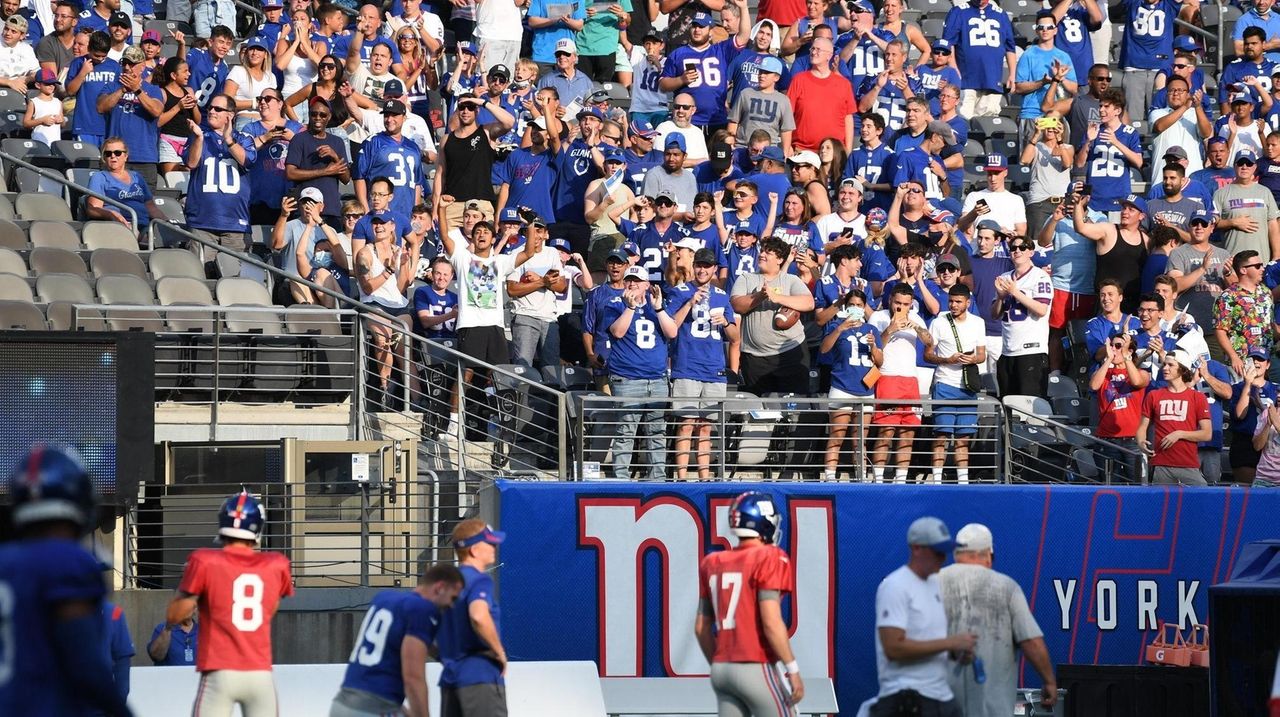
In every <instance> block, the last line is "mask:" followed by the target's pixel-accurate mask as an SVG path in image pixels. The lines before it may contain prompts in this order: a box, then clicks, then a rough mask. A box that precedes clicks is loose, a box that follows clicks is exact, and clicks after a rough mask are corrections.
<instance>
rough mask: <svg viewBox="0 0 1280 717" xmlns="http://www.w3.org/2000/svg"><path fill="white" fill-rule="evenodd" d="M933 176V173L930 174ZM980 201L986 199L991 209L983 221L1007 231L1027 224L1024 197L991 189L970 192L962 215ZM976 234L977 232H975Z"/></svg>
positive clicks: (1029, 228)
mask: <svg viewBox="0 0 1280 717" xmlns="http://www.w3.org/2000/svg"><path fill="white" fill-rule="evenodd" d="M930 174H932V172H930ZM979 199H985V200H986V201H987V206H989V207H991V212H990V213H988V214H986V215H984V216H983V217H982V218H983V219H990V220H992V221H995V222H997V223H998V224H999V225H1000V226H1002V227H1005V228H1007V229H1013V228H1014V227H1016V226H1017V225H1019V224H1026V223H1027V206H1026V204H1025V203H1023V201H1022V196H1021V195H1018V194H1014V193H1013V192H1010V191H1009V190H1007V189H1006V190H1005V191H1003V192H993V191H991V190H990V189H979V190H978V191H975V192H968V193H966V194H965V197H964V205H963V208H962V209H961V210H960V213H961V214H968V213H969V212H971V211H973V208H974V207H975V206H977V204H978V200H979ZM1027 231H1028V232H1031V231H1032V229H1031V227H1027ZM975 233H976V232H975Z"/></svg>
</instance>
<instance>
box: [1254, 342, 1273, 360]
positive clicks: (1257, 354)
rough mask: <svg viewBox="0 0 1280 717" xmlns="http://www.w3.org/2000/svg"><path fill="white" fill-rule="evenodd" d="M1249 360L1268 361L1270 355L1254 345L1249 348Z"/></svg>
mask: <svg viewBox="0 0 1280 717" xmlns="http://www.w3.org/2000/svg"><path fill="white" fill-rule="evenodd" d="M1249 358H1251V359H1254V360H1255V361H1270V360H1271V353H1270V352H1268V351H1267V350H1266V349H1265V348H1264V347H1262V346H1258V345H1256V344H1255V345H1253V346H1250V347H1249Z"/></svg>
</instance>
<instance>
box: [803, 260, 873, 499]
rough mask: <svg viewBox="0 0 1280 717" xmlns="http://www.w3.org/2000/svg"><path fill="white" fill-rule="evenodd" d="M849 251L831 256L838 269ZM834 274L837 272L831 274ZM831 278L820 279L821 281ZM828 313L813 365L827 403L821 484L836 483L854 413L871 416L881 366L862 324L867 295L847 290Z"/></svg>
mask: <svg viewBox="0 0 1280 717" xmlns="http://www.w3.org/2000/svg"><path fill="white" fill-rule="evenodd" d="M854 251H856V249H855V248H853V247H850V248H848V249H839V250H837V252H836V254H835V256H839V257H840V259H841V260H842V261H841V264H842V265H843V266H846V267H847V266H849V265H850V262H848V261H846V260H845V258H846V257H847V256H848V255H849V254H850V253H852V252H854ZM837 271H839V269H838V270H837ZM829 278H831V277H826V278H825V279H823V281H824V282H825V281H826V279H829ZM827 309H828V311H825V312H820V313H821V314H824V315H829V316H832V317H834V318H832V319H831V320H830V321H828V322H827V326H828V329H827V334H826V336H824V337H823V338H822V343H821V344H820V345H819V349H818V350H819V351H820V352H821V353H820V354H819V358H818V360H819V363H820V364H825V365H824V366H823V369H824V373H825V374H826V376H827V382H828V387H827V397H828V398H830V399H832V401H833V403H832V405H831V435H830V437H829V438H828V439H827V452H826V456H825V458H824V462H823V465H824V468H823V472H822V479H823V480H826V481H834V480H836V479H837V476H838V474H839V467H840V452H841V450H842V449H843V447H844V441H845V437H846V436H847V435H848V433H849V423H850V422H851V421H852V419H853V412H854V411H855V410H857V411H862V413H863V414H869V413H871V409H872V408H873V406H874V404H873V403H872V402H871V401H870V399H871V397H872V396H873V395H874V391H873V387H874V386H875V384H876V377H877V376H879V373H880V369H879V367H880V365H881V364H882V363H883V362H884V354H883V352H882V351H881V350H880V344H879V337H878V336H877V333H876V330H875V327H873V326H872V325H871V324H869V323H867V316H868V314H867V295H866V294H864V293H863V292H862V291H861V290H859V289H849V291H848V292H847V293H845V294H844V295H843V296H841V297H840V300H839V301H838V302H837V303H832V304H831V305H830V306H828V307H827ZM858 423H859V425H860V426H861V431H860V433H861V437H860V438H861V440H862V441H863V442H865V441H866V440H867V421H866V420H862V421H859V422H858ZM863 470H865V466H856V467H855V468H854V477H855V478H856V479H859V480H861V479H862V477H863Z"/></svg>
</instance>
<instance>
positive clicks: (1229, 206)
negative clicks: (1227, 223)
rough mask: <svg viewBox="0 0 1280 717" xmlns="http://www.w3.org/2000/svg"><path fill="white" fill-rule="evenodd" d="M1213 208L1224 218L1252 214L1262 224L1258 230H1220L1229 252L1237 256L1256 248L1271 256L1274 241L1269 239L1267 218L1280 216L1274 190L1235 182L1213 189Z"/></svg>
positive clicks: (1249, 215)
mask: <svg viewBox="0 0 1280 717" xmlns="http://www.w3.org/2000/svg"><path fill="white" fill-rule="evenodd" d="M1213 211H1214V214H1217V215H1218V217H1219V218H1220V219H1238V218H1240V217H1251V218H1253V220H1254V221H1255V222H1257V224H1258V228H1257V230H1256V231H1252V232H1246V231H1244V230H1243V229H1226V230H1219V232H1218V233H1219V234H1221V235H1222V236H1223V244H1224V245H1225V248H1226V250H1227V253H1228V254H1230V255H1231V256H1235V255H1236V254H1239V253H1240V252H1242V251H1244V250H1246V249H1252V250H1253V251H1256V252H1258V254H1259V255H1261V256H1271V244H1270V243H1269V241H1268V239H1267V222H1268V221H1270V220H1272V219H1275V218H1277V217H1280V211H1277V209H1276V200H1275V198H1274V197H1272V196H1271V191H1270V190H1268V189H1267V188H1266V187H1263V186H1262V185H1260V184H1257V183H1254V184H1248V185H1244V184H1237V183H1235V182H1232V183H1231V184H1228V185H1226V186H1225V187H1223V188H1221V189H1219V190H1218V191H1216V192H1214V193H1213Z"/></svg>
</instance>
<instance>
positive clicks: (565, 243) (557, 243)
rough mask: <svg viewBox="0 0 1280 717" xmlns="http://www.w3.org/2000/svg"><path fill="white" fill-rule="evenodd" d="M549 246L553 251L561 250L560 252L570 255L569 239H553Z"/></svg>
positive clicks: (548, 243)
mask: <svg viewBox="0 0 1280 717" xmlns="http://www.w3.org/2000/svg"><path fill="white" fill-rule="evenodd" d="M547 246H549V247H551V248H552V249H559V250H560V251H562V252H564V253H566V254H568V253H570V249H569V240H568V239H560V238H556V239H552V240H551V241H549V242H547Z"/></svg>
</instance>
